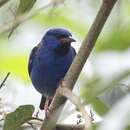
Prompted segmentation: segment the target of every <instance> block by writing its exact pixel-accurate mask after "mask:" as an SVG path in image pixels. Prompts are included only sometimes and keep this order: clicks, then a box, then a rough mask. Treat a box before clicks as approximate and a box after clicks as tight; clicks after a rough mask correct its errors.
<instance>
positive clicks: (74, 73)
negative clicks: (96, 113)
mask: <svg viewBox="0 0 130 130" xmlns="http://www.w3.org/2000/svg"><path fill="white" fill-rule="evenodd" d="M116 1H117V0H103V3H102V5H101V8H100V10H99V12H98V14H97V16H96V18H95V20H94V22H93V24H92V26H91V28H90V30H89V32H88V34H87V36H86V37H85V39H84V40H83V42H82V45H81V47H80V50H79V52H78V54H77V56H76V57H75V59H74V61H73V63H72V65H71V67H70V68H69V71H68V72H67V74H66V76H65V78H64V81H63V82H62V84H61V85H60V86H59V87H65V88H69V89H70V90H72V89H73V86H74V85H75V82H76V80H77V78H78V76H79V74H80V72H81V70H82V68H83V66H84V64H85V62H86V60H87V59H88V57H89V55H90V53H91V51H92V49H93V48H94V46H95V43H96V40H97V38H98V36H99V34H100V32H101V30H102V28H103V26H104V24H105V22H106V20H107V18H108V16H109V14H110V12H111V10H112V8H113V6H114V5H115V3H116ZM65 101H66V98H65V97H63V96H62V95H61V94H59V93H58V92H56V94H55V96H54V99H53V101H52V103H51V106H50V115H49V117H48V119H49V118H50V117H51V113H52V112H54V111H55V110H56V109H57V108H59V107H60V106H61V105H63V104H64V103H65ZM60 114H61V112H59V116H60ZM59 116H57V117H56V118H55V123H54V125H56V122H57V120H58V117H59ZM48 119H46V120H45V121H44V122H43V125H42V127H41V130H45V129H44V128H45V126H46V123H47V121H48ZM87 123H88V126H87V128H89V127H90V126H91V123H90V122H87ZM54 127H55V126H53V128H54ZM51 128H52V127H51ZM48 130H49V129H48ZM50 130H51V129H50Z"/></svg>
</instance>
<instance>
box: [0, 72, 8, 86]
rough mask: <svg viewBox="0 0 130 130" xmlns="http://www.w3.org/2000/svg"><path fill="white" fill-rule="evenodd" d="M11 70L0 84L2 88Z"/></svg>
mask: <svg viewBox="0 0 130 130" xmlns="http://www.w3.org/2000/svg"><path fill="white" fill-rule="evenodd" d="M9 75H10V72H8V73H7V75H6V76H5V78H4V80H3V81H2V83H1V84H0V88H2V87H3V86H4V84H5V81H6V80H7V78H8V77H9Z"/></svg>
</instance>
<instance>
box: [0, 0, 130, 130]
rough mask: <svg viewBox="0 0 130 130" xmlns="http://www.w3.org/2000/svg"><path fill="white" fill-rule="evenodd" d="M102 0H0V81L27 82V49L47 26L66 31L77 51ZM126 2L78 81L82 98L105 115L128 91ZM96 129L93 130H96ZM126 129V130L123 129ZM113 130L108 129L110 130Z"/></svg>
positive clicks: (129, 5) (129, 13)
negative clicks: (8, 76) (5, 78)
mask: <svg viewBox="0 0 130 130" xmlns="http://www.w3.org/2000/svg"><path fill="white" fill-rule="evenodd" d="M101 2H102V0H96V1H95V0H71V1H69V0H45V1H43V0H1V1H0V58H1V63H0V78H3V76H4V75H5V74H6V73H7V72H11V76H12V77H13V78H14V80H15V81H16V80H17V79H20V80H21V81H22V83H23V84H24V83H25V84H26V83H27V84H28V83H30V81H29V77H28V72H27V65H28V57H29V54H30V51H31V49H32V48H33V47H34V46H35V45H36V44H37V43H38V42H40V39H41V38H42V36H43V35H44V33H45V31H46V30H47V29H48V28H51V27H64V28H67V29H69V30H71V32H72V33H73V35H74V37H75V38H76V39H77V43H76V44H75V45H74V47H75V48H76V50H78V49H79V47H80V45H81V42H82V40H83V39H84V37H85V36H86V34H87V32H88V30H89V28H90V26H91V24H92V22H93V20H94V18H95V15H96V14H97V11H98V9H99V7H100V5H101ZM129 55H130V0H125V1H124V0H118V2H117V4H116V6H115V7H114V9H113V11H112V13H111V15H110V17H109V18H108V21H107V22H106V24H105V27H104V28H103V30H102V33H101V35H100V37H99V38H98V40H97V44H96V46H95V49H94V51H93V54H92V55H91V56H90V58H89V61H88V62H87V65H86V66H85V67H84V69H83V73H84V74H82V76H80V82H81V85H80V86H83V87H81V96H82V97H83V99H84V101H85V103H86V104H89V103H90V104H91V105H92V106H93V108H94V110H95V111H96V112H97V113H98V114H99V115H100V116H104V115H106V113H108V112H109V111H111V108H112V107H113V105H115V104H116V103H117V101H119V100H120V99H122V98H123V97H125V96H126V95H128V94H129V91H130V82H129V81H130V80H129V79H130V62H129ZM95 129H96V127H95ZM127 129H129V128H127ZM111 130H112V129H111Z"/></svg>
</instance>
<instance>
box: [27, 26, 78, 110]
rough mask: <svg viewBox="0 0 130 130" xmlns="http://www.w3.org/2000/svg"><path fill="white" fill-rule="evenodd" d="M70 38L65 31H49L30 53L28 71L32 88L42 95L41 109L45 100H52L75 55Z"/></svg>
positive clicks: (68, 33) (72, 40)
mask: <svg viewBox="0 0 130 130" xmlns="http://www.w3.org/2000/svg"><path fill="white" fill-rule="evenodd" d="M71 36H72V35H71V33H70V32H69V31H67V30H66V29H61V28H56V29H50V30H49V31H47V32H46V34H45V35H44V37H43V38H42V40H41V42H40V43H39V44H38V45H37V46H36V47H34V48H33V50H32V52H31V55H30V58H29V65H28V71H29V75H30V78H31V80H32V83H33V85H34V87H35V88H36V90H38V91H39V92H40V93H41V94H42V99H41V104H40V108H41V109H43V107H44V104H45V99H50V100H51V99H52V98H53V96H54V93H55V91H56V88H57V86H58V84H59V82H60V80H62V79H63V78H64V76H65V74H66V72H67V70H68V69H69V67H70V65H71V63H72V61H73V59H74V57H75V55H76V53H75V50H74V48H73V47H72V46H71V42H74V41H75V40H74V39H72V38H71ZM48 104H49V102H48Z"/></svg>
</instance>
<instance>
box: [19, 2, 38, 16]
mask: <svg viewBox="0 0 130 130" xmlns="http://www.w3.org/2000/svg"><path fill="white" fill-rule="evenodd" d="M35 2H36V0H20V4H19V7H18V9H17V14H18V15H19V14H22V13H25V12H27V11H29V10H31V8H32V7H33V5H34V4H35Z"/></svg>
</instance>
